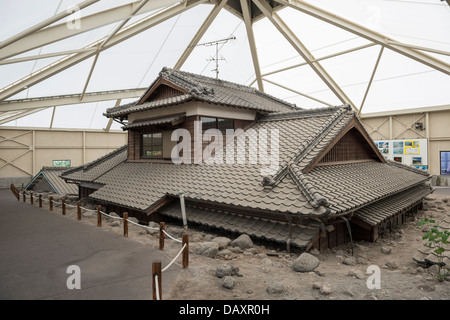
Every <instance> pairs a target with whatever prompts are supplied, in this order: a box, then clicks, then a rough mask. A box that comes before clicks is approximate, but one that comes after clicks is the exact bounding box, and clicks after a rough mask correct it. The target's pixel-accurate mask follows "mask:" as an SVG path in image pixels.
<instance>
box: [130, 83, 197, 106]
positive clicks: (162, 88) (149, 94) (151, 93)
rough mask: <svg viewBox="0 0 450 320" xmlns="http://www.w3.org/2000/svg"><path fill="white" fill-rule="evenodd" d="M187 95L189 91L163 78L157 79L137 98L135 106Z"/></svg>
mask: <svg viewBox="0 0 450 320" xmlns="http://www.w3.org/2000/svg"><path fill="white" fill-rule="evenodd" d="M188 93H189V90H187V89H185V88H183V87H181V86H179V85H177V84H175V83H173V82H170V81H168V80H167V79H165V78H163V77H159V78H158V79H157V80H156V81H155V82H153V84H152V85H151V86H150V87H149V88H148V90H147V91H146V92H145V93H144V94H143V95H142V97H141V98H139V100H138V101H137V102H136V104H143V103H145V102H151V101H156V100H162V99H167V98H172V97H176V96H181V95H183V94H188Z"/></svg>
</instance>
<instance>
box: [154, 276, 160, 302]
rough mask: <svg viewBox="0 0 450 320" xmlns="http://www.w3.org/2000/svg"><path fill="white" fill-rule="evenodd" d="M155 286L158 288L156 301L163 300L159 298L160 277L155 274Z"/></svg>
mask: <svg viewBox="0 0 450 320" xmlns="http://www.w3.org/2000/svg"><path fill="white" fill-rule="evenodd" d="M155 286H156V300H161V298H160V296H159V283H158V275H156V274H155Z"/></svg>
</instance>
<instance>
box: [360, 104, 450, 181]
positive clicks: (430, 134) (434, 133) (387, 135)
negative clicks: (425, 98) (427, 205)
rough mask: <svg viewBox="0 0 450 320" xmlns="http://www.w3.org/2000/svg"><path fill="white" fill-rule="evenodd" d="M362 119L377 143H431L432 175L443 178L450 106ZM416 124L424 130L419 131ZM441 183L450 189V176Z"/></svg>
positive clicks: (449, 136)
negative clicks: (401, 141)
mask: <svg viewBox="0 0 450 320" xmlns="http://www.w3.org/2000/svg"><path fill="white" fill-rule="evenodd" d="M360 118H361V122H362V123H363V125H364V127H365V128H366V130H367V131H368V133H369V134H370V136H371V137H372V139H373V140H388V139H427V140H428V171H429V172H430V174H432V175H433V176H439V175H440V152H441V151H450V105H444V106H437V107H425V108H415V109H407V110H396V111H389V112H379V113H370V114H361V116H360ZM416 123H422V124H423V128H422V129H417V128H416V125H415V124H416ZM440 180H441V183H442V185H445V180H448V184H449V185H450V175H442V176H440ZM434 181H436V177H433V182H434Z"/></svg>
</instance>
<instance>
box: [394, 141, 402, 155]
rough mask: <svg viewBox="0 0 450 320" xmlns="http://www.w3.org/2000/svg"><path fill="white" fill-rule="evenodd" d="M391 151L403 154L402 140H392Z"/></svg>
mask: <svg viewBox="0 0 450 320" xmlns="http://www.w3.org/2000/svg"><path fill="white" fill-rule="evenodd" d="M393 151H394V154H403V141H394V143H393Z"/></svg>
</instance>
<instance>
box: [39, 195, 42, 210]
mask: <svg viewBox="0 0 450 320" xmlns="http://www.w3.org/2000/svg"><path fill="white" fill-rule="evenodd" d="M39 208H42V194H40V195H39Z"/></svg>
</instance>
